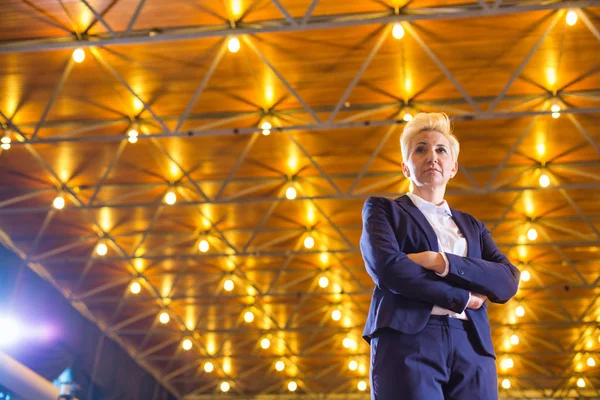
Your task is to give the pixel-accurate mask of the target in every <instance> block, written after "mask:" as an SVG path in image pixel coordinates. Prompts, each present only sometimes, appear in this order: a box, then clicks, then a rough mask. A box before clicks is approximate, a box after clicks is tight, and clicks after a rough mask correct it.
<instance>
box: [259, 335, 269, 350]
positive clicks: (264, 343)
mask: <svg viewBox="0 0 600 400" xmlns="http://www.w3.org/2000/svg"><path fill="white" fill-rule="evenodd" d="M260 347H262V348H263V349H265V350H266V349H268V348H269V347H271V341H270V340H269V339H268V338H263V339H262V340H261V341H260Z"/></svg>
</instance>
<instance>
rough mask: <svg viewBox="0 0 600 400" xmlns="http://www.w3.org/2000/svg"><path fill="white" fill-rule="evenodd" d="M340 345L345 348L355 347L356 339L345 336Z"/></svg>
mask: <svg viewBox="0 0 600 400" xmlns="http://www.w3.org/2000/svg"><path fill="white" fill-rule="evenodd" d="M342 346H344V348H346V349H356V347H357V344H356V340H354V339H352V338H349V337H346V338H344V340H343V341H342Z"/></svg>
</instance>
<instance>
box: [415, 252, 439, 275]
mask: <svg viewBox="0 0 600 400" xmlns="http://www.w3.org/2000/svg"><path fill="white" fill-rule="evenodd" d="M406 256H407V257H408V258H409V259H411V260H412V261H414V262H415V263H417V264H419V265H420V266H422V267H423V268H425V269H429V270H431V271H435V272H437V273H438V274H443V273H444V271H445V270H446V262H445V261H444V257H442V255H441V254H440V253H438V252H435V251H423V252H421V253H411V254H407V255H406Z"/></svg>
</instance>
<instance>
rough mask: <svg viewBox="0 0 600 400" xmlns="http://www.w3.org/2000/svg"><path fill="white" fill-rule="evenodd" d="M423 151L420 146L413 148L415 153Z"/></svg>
mask: <svg viewBox="0 0 600 400" xmlns="http://www.w3.org/2000/svg"><path fill="white" fill-rule="evenodd" d="M423 151H424V150H423V148H422V147H417V148H416V149H415V153H422V152H423Z"/></svg>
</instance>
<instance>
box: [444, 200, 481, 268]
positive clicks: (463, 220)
mask: <svg viewBox="0 0 600 400" xmlns="http://www.w3.org/2000/svg"><path fill="white" fill-rule="evenodd" d="M450 210H451V211H452V219H453V220H454V223H455V224H456V226H458V229H460V232H461V233H462V234H463V236H464V237H465V239H467V257H480V256H481V255H480V254H476V247H475V245H474V243H476V240H477V235H476V232H473V230H472V229H469V227H470V226H471V224H470V223H469V221H467V217H465V214H463V213H461V212H460V211H456V210H455V209H453V208H450Z"/></svg>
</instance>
